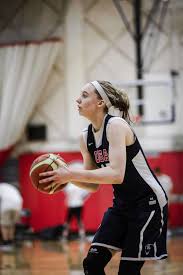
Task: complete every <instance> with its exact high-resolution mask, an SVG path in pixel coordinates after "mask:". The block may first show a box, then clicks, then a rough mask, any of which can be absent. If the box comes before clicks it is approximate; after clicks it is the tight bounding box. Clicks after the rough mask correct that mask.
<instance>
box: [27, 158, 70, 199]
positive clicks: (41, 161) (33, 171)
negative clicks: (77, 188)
mask: <svg viewBox="0 0 183 275" xmlns="http://www.w3.org/2000/svg"><path fill="white" fill-rule="evenodd" d="M57 159H59V162H60V165H61V166H62V165H63V166H65V167H67V164H66V162H65V160H64V159H63V158H61V157H60V156H59V155H55V154H51V153H50V154H44V155H41V156H39V157H38V158H36V159H35V160H34V161H33V163H32V165H31V168H30V174H29V175H30V178H31V182H32V184H33V186H34V187H35V188H36V189H37V190H39V191H40V192H43V193H46V194H55V193H58V192H59V191H61V190H62V189H63V188H64V187H65V186H66V185H67V183H65V184H61V185H60V186H58V185H55V184H54V183H52V182H49V183H47V182H46V183H39V180H40V179H43V177H40V176H39V174H40V173H42V172H47V171H52V170H56V169H58V168H59V166H60V165H58V164H57V162H56V160H57Z"/></svg>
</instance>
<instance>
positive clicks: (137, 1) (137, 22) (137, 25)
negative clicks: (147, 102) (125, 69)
mask: <svg viewBox="0 0 183 275" xmlns="http://www.w3.org/2000/svg"><path fill="white" fill-rule="evenodd" d="M133 6H134V29H135V37H136V39H135V44H136V76H137V79H142V78H143V68H142V52H141V42H142V29H141V0H134V5H133ZM137 91H138V99H139V100H141V99H143V87H142V86H138V89H137ZM138 111H139V115H143V113H144V110H143V104H141V103H140V105H138Z"/></svg>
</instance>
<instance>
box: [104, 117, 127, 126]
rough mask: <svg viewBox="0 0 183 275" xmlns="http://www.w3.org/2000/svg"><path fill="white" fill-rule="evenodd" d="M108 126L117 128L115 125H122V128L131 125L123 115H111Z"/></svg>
mask: <svg viewBox="0 0 183 275" xmlns="http://www.w3.org/2000/svg"><path fill="white" fill-rule="evenodd" d="M107 127H108V128H115V127H121V128H129V127H130V125H129V124H128V123H127V121H126V120H125V119H123V118H121V117H115V116H114V117H111V118H110V119H109V121H108V125H107Z"/></svg>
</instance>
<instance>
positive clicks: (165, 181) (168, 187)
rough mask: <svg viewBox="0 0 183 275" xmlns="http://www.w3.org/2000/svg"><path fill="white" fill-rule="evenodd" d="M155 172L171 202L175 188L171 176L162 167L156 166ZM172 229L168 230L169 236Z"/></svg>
mask: <svg viewBox="0 0 183 275" xmlns="http://www.w3.org/2000/svg"><path fill="white" fill-rule="evenodd" d="M154 173H155V175H156V177H157V179H158V180H159V182H160V183H161V185H162V187H163V189H164V190H165V192H166V195H167V197H168V201H169V203H170V202H171V200H172V189H173V182H172V179H171V177H170V176H168V175H166V174H165V173H163V172H162V171H161V168H160V167H155V169H154ZM171 234H172V233H171V231H170V229H168V230H167V236H168V237H170V236H171Z"/></svg>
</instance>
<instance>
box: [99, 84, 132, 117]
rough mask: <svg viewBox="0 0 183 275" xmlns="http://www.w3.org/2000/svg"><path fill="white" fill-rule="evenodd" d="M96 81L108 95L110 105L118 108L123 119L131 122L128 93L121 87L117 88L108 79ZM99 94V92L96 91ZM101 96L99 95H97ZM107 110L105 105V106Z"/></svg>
mask: <svg viewBox="0 0 183 275" xmlns="http://www.w3.org/2000/svg"><path fill="white" fill-rule="evenodd" d="M97 81H98V83H99V84H100V85H101V86H102V88H103V89H104V91H105V93H106V95H107V96H108V98H109V100H110V102H111V104H112V106H114V107H115V108H117V109H119V110H120V111H121V112H122V118H123V119H125V120H126V121H127V122H131V119H130V115H129V109H130V102H129V98H128V95H127V93H126V92H125V91H123V90H121V89H117V88H116V87H114V86H113V85H112V84H111V83H110V82H108V81H100V80H97ZM97 94H98V95H99V93H97ZM99 97H100V98H101V96H100V95H99ZM106 112H107V107H106Z"/></svg>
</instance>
